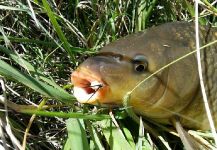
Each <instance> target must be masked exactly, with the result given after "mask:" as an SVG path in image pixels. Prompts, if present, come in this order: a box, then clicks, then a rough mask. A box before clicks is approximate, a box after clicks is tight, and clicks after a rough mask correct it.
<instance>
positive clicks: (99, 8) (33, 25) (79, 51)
mask: <svg viewBox="0 0 217 150" xmlns="http://www.w3.org/2000/svg"><path fill="white" fill-rule="evenodd" d="M214 6H215V3H212V1H207V0H202V1H201V4H200V16H201V17H200V19H199V21H200V23H201V24H211V25H216V17H215V15H216V14H217V10H216V8H215V7H214ZM191 20H194V3H193V1H187V0H174V1H169V0H123V1H122V0H113V1H108V0H101V1H97V0H68V1H63V0H32V1H31V0H27V1H24V0H16V1H14V0H8V1H0V43H1V45H0V75H1V76H0V84H1V86H0V101H1V104H2V105H1V112H0V115H1V119H0V123H1V128H0V133H1V145H2V146H4V147H5V148H11V149H52V150H53V149H65V150H68V149H85V150H86V149H100V150H101V149H115V150H116V149H145V150H146V149H147V150H148V149H153V147H154V149H180V148H183V146H182V143H181V142H180V140H179V138H178V137H177V136H176V134H175V133H174V132H172V133H173V134H170V133H168V132H167V131H165V130H163V128H164V127H162V128H160V129H159V131H158V132H159V133H160V135H161V136H160V137H159V138H155V137H153V135H151V134H150V133H148V132H144V127H143V124H142V123H141V119H139V120H138V122H140V123H139V124H137V123H135V122H133V121H132V120H131V118H130V117H127V113H126V112H125V108H116V109H114V110H113V111H112V112H111V111H110V110H109V108H103V107H96V106H90V105H83V104H79V103H78V102H76V100H75V99H74V97H73V96H72V94H71V87H72V85H71V83H70V75H71V72H72V71H73V70H74V69H75V68H76V67H77V66H78V64H80V63H81V62H82V61H83V60H84V59H85V58H87V57H88V56H91V55H94V54H95V53H96V52H97V51H98V50H99V49H100V48H101V47H102V46H104V45H105V44H107V43H109V42H111V41H114V40H116V39H118V38H120V37H122V36H125V35H128V34H131V33H134V32H138V31H141V30H144V29H146V28H148V27H151V26H154V25H159V24H162V23H165V22H171V21H191ZM69 118H71V119H69ZM129 120H130V122H131V124H129ZM151 126H153V128H155V127H156V126H157V125H156V124H151ZM169 131H170V132H171V131H172V130H170V129H169ZM2 133H3V134H2ZM197 135H198V136H203V137H204V138H206V139H210V136H209V133H205V134H204V133H202V132H201V133H197ZM1 145H0V147H2V146H1Z"/></svg>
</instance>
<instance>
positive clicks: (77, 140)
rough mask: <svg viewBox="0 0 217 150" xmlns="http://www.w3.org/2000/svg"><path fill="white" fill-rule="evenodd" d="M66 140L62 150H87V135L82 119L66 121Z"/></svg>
mask: <svg viewBox="0 0 217 150" xmlns="http://www.w3.org/2000/svg"><path fill="white" fill-rule="evenodd" d="M66 126H67V131H68V139H67V142H66V145H65V146H64V150H89V145H88V141H87V135H86V132H85V128H84V122H83V120H82V119H72V118H71V119H68V120H67V121H66Z"/></svg>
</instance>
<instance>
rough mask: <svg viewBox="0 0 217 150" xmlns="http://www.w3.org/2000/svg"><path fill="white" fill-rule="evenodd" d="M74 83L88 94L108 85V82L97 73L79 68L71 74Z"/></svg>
mask: <svg viewBox="0 0 217 150" xmlns="http://www.w3.org/2000/svg"><path fill="white" fill-rule="evenodd" d="M71 80H72V83H73V84H74V86H75V87H79V88H82V89H84V90H85V91H86V92H87V94H91V93H94V92H97V90H99V89H100V88H103V87H104V86H106V83H105V82H104V81H103V80H102V79H101V78H100V77H99V76H98V75H96V74H94V73H92V72H89V71H87V70H81V69H80V70H78V71H75V72H73V73H72V75H71Z"/></svg>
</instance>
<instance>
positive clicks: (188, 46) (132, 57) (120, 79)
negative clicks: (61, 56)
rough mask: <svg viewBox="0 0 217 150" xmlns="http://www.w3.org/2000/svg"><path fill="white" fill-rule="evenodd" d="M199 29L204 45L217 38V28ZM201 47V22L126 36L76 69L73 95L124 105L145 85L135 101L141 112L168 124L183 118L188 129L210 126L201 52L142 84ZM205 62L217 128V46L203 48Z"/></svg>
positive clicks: (136, 109) (93, 101) (168, 25)
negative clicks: (197, 27)
mask: <svg viewBox="0 0 217 150" xmlns="http://www.w3.org/2000/svg"><path fill="white" fill-rule="evenodd" d="M199 30H200V35H199V39H200V45H201V46H202V45H205V44H208V43H209V42H211V41H215V40H216V39H217V30H216V28H214V27H210V26H200V27H199ZM195 47H196V45H195V26H194V23H189V22H169V23H164V24H161V25H159V26H154V27H151V28H148V29H146V30H144V31H140V32H138V33H134V34H130V35H128V36H126V37H122V38H120V39H118V40H116V41H114V42H111V43H109V44H108V45H106V46H104V47H103V48H101V50H100V51H99V52H98V53H97V54H96V55H95V56H93V57H90V58H88V59H86V60H85V61H84V62H83V63H81V64H80V65H79V66H78V68H77V69H76V70H75V71H73V73H72V74H71V81H72V84H73V85H74V88H73V94H74V96H75V98H76V99H77V100H78V101H79V102H80V103H87V104H93V105H102V106H119V107H122V106H123V98H124V96H125V95H126V94H127V93H128V92H129V91H131V90H132V89H134V88H135V86H137V85H138V84H139V83H140V86H138V87H137V88H136V89H135V90H134V91H133V92H132V93H131V96H130V101H129V106H131V108H132V109H133V111H134V112H135V113H136V114H138V115H141V116H144V117H146V118H149V119H151V120H153V121H156V122H158V123H162V124H167V125H172V122H171V118H173V117H174V116H178V117H179V121H180V123H181V124H182V126H183V127H185V128H187V129H197V130H210V125H209V121H208V119H207V115H206V111H205V107H204V102H203V97H202V93H201V88H200V79H199V75H198V66H197V56H196V54H195V53H193V54H191V55H189V56H188V57H186V58H184V59H182V60H180V61H178V62H176V63H174V64H172V65H170V66H169V67H167V68H165V69H162V70H161V71H159V72H158V73H156V74H154V75H153V76H151V77H150V78H149V79H147V80H146V81H145V82H142V81H143V80H144V79H146V78H147V77H149V76H150V75H152V74H153V73H155V72H156V71H158V70H159V69H161V68H162V67H164V66H165V65H167V64H169V63H171V62H173V61H175V60H177V59H178V58H180V57H182V56H184V55H186V54H189V53H191V52H192V51H194V50H195ZM201 64H202V65H201V66H202V74H203V80H204V84H205V89H206V94H207V96H208V102H209V106H210V109H211V114H212V117H213V120H214V124H215V127H217V44H213V45H211V46H209V47H207V48H204V49H202V50H201ZM141 82H142V83H141Z"/></svg>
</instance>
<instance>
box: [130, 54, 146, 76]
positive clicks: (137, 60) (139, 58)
mask: <svg viewBox="0 0 217 150" xmlns="http://www.w3.org/2000/svg"><path fill="white" fill-rule="evenodd" d="M133 65H134V70H135V71H136V72H140V73H142V72H144V71H146V70H147V68H148V62H147V60H146V58H145V56H144V55H136V56H135V57H134V58H133Z"/></svg>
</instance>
